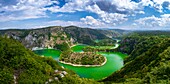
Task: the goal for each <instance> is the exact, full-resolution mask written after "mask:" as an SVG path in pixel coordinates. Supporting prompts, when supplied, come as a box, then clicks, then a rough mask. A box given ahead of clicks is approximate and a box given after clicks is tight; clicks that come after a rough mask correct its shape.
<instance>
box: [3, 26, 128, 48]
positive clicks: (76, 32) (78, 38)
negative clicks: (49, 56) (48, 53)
mask: <svg viewBox="0 0 170 84" xmlns="http://www.w3.org/2000/svg"><path fill="white" fill-rule="evenodd" d="M120 31H121V32H120ZM122 32H125V31H123V30H119V32H117V31H114V30H98V29H90V28H80V27H76V26H68V27H61V26H52V27H46V28H40V29H25V30H24V29H8V30H0V35H2V36H3V35H7V36H8V37H12V38H14V39H16V40H19V41H20V42H21V43H22V44H23V45H24V46H25V47H27V48H30V49H32V48H33V47H52V48H54V46H55V45H56V44H63V43H68V44H69V45H70V46H71V45H73V44H75V43H83V44H89V45H90V44H93V43H94V40H96V39H98V40H100V39H108V38H109V39H110V38H119V37H121V36H122V35H123V33H122Z"/></svg>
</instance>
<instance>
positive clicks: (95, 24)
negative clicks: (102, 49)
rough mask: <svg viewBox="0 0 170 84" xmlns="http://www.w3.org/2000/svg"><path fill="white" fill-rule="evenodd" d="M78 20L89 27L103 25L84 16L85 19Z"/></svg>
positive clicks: (90, 17)
mask: <svg viewBox="0 0 170 84" xmlns="http://www.w3.org/2000/svg"><path fill="white" fill-rule="evenodd" d="M80 20H81V21H82V22H83V23H85V24H87V25H89V26H91V27H101V26H104V25H105V24H104V23H102V22H100V21H99V20H97V19H94V18H93V17H92V16H86V18H81V19H80Z"/></svg>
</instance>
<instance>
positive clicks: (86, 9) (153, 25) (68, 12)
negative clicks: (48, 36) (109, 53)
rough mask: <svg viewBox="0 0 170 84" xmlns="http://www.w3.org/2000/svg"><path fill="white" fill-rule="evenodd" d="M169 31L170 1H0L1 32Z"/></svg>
mask: <svg viewBox="0 0 170 84" xmlns="http://www.w3.org/2000/svg"><path fill="white" fill-rule="evenodd" d="M70 25H74V26H79V27H85V28H86V27H89V28H113V29H126V30H169V29H170V0H0V29H30V28H41V27H47V26H70Z"/></svg>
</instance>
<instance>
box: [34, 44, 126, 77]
mask: <svg viewBox="0 0 170 84" xmlns="http://www.w3.org/2000/svg"><path fill="white" fill-rule="evenodd" d="M85 46H86V45H76V46H74V47H72V48H71V49H72V50H73V51H74V52H83V51H82V48H84V47H85ZM34 52H35V53H37V54H39V55H43V56H47V57H48V56H52V57H53V58H54V59H55V60H58V59H59V56H60V54H61V52H60V51H59V50H54V49H43V50H36V51H34ZM98 53H99V54H102V55H103V56H105V57H106V58H107V62H106V64H105V65H103V66H100V67H76V66H71V65H67V64H62V63H59V64H60V66H63V67H64V68H67V69H70V70H72V71H74V72H75V73H77V74H78V75H79V76H80V77H84V78H90V79H94V80H101V79H103V78H105V77H108V76H109V75H111V74H112V73H113V72H115V71H117V70H119V69H120V68H121V67H123V64H124V63H123V59H124V58H125V57H126V56H127V55H125V54H122V53H120V52H98Z"/></svg>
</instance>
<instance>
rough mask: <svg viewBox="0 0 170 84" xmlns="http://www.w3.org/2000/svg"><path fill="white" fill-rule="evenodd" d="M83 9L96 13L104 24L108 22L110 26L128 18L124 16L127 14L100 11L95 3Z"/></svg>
mask: <svg viewBox="0 0 170 84" xmlns="http://www.w3.org/2000/svg"><path fill="white" fill-rule="evenodd" d="M85 9H86V10H88V11H91V12H93V13H96V14H98V16H99V20H101V21H102V22H104V23H105V24H109V25H112V26H114V25H116V24H121V23H123V22H125V21H127V20H128V19H127V18H126V17H127V15H125V14H118V13H107V12H105V11H102V10H101V9H100V8H99V7H98V5H96V4H94V5H93V6H87V7H86V8H85Z"/></svg>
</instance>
